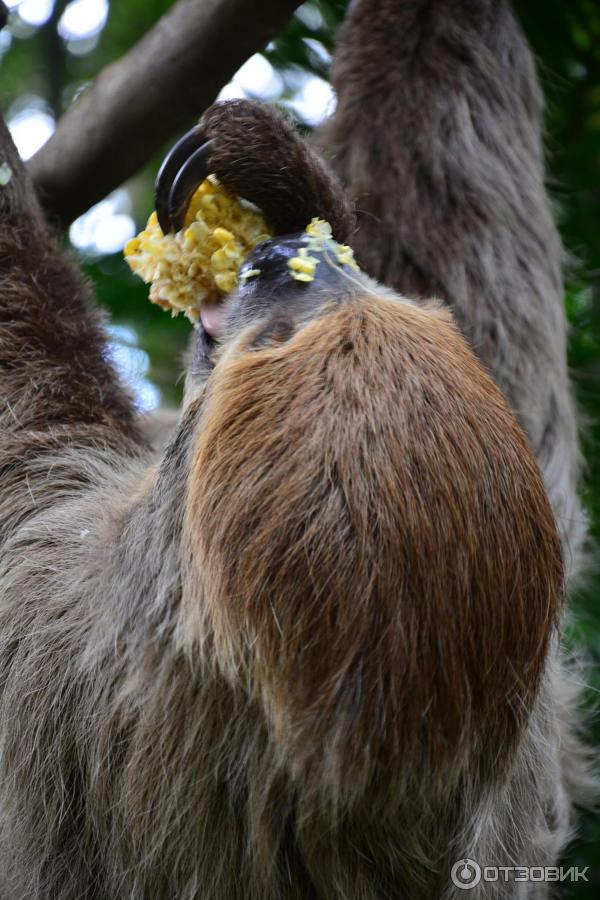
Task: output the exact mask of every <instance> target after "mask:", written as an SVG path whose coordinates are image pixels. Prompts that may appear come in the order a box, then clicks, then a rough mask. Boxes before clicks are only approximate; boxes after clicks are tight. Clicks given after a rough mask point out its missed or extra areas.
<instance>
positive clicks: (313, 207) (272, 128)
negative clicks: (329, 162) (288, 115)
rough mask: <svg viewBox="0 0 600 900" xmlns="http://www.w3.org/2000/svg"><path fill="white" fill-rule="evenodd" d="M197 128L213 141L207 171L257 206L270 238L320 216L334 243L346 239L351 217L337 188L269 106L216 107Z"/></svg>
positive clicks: (352, 224) (238, 104)
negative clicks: (328, 225)
mask: <svg viewBox="0 0 600 900" xmlns="http://www.w3.org/2000/svg"><path fill="white" fill-rule="evenodd" d="M200 127H201V128H202V130H203V132H204V133H205V134H206V137H207V138H212V137H217V138H218V139H217V140H216V142H215V146H214V147H213V149H212V150H211V154H210V169H211V171H214V173H215V174H216V175H217V176H218V177H219V178H220V179H221V181H222V182H223V184H225V185H226V186H227V187H228V188H229V189H230V190H231V191H232V193H234V194H239V195H241V196H243V197H245V198H246V199H247V200H251V201H252V202H253V203H256V205H257V206H259V207H260V208H261V210H262V211H263V213H264V214H265V216H266V218H267V220H268V222H269V224H270V225H271V226H272V228H273V229H274V233H275V234H286V233H288V232H291V231H303V230H304V228H305V227H306V225H307V224H308V223H309V222H310V220H311V218H312V217H313V216H320V217H321V218H324V219H327V220H328V222H329V224H330V225H331V229H332V231H333V235H334V237H336V238H337V240H338V241H342V242H343V241H347V240H349V238H350V236H351V234H352V232H353V231H354V227H355V219H354V214H353V211H352V207H351V205H350V203H349V202H348V200H347V198H346V195H345V194H344V191H343V188H342V186H341V184H340V183H339V181H338V180H337V178H336V177H335V175H334V174H333V173H332V172H331V171H329V170H328V169H327V167H326V166H325V165H324V164H323V163H322V162H321V160H320V159H319V158H318V157H317V156H316V155H315V154H314V153H313V152H311V149H310V147H309V145H308V144H307V143H306V142H305V141H302V140H301V139H300V137H299V135H298V133H297V131H296V130H295V128H294V127H293V125H292V124H291V123H290V122H288V121H287V120H286V119H285V118H284V117H283V116H282V115H281V113H280V112H278V111H277V110H276V109H275V108H274V107H271V106H267V105H266V104H259V103H253V104H251V105H250V106H249V105H248V103H245V102H243V101H241V102H237V101H232V102H230V103H217V104H215V105H214V106H211V107H210V109H208V110H207V111H206V112H205V114H204V115H203V117H202V119H201V120H200Z"/></svg>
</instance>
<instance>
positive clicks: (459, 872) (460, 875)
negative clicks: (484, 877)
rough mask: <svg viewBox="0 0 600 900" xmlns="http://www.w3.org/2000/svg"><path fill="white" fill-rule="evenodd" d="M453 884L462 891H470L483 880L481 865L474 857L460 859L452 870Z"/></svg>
mask: <svg viewBox="0 0 600 900" xmlns="http://www.w3.org/2000/svg"><path fill="white" fill-rule="evenodd" d="M450 877H451V879H452V884H453V885H454V886H455V887H457V888H460V889H461V891H469V890H471V888H474V887H475V885H476V884H479V882H480V881H481V866H479V865H478V864H477V863H476V862H475V860H474V859H459V860H458V862H455V863H454V865H453V866H452V869H451V871H450Z"/></svg>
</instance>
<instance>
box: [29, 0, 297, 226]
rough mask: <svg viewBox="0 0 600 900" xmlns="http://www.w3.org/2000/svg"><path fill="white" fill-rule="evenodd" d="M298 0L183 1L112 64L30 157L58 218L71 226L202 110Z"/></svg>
mask: <svg viewBox="0 0 600 900" xmlns="http://www.w3.org/2000/svg"><path fill="white" fill-rule="evenodd" d="M299 5H300V3H299V0H202V2H199V0H179V2H177V3H176V4H175V5H174V6H173V7H172V8H171V9H170V10H169V11H168V12H167V13H166V14H165V15H164V16H163V17H162V18H161V19H160V20H159V21H158V22H157V24H156V25H155V26H154V28H152V29H151V30H150V31H149V32H148V33H147V34H146V35H144V37H143V38H142V39H141V40H140V41H139V42H138V43H137V44H136V45H135V46H134V47H133V48H132V49H131V50H130V51H129V52H128V53H127V54H126V55H125V56H124V57H123V58H122V59H120V60H118V61H117V62H116V63H113V64H112V65H110V66H107V67H106V68H105V69H104V70H103V71H102V72H101V73H100V75H99V76H98V77H97V78H96V80H95V81H94V83H93V84H92V86H91V87H90V88H88V90H86V91H85V92H84V93H83V94H82V96H81V97H80V98H79V99H78V100H77V101H76V102H75V103H74V104H73V106H71V107H70V108H69V109H68V110H67V112H66V113H65V115H64V116H63V117H62V118H61V119H60V121H59V123H58V127H57V129H56V132H55V133H54V135H53V136H52V138H51V139H50V140H49V141H48V143H47V144H45V145H44V147H42V149H41V150H40V151H39V152H38V153H37V154H36V155H35V156H34V157H33V158H32V159H31V161H30V162H29V171H30V173H31V176H32V178H33V181H34V184H35V186H36V189H37V191H38V194H39V196H40V199H41V201H42V204H43V205H44V208H45V210H46V212H47V213H48V215H49V216H50V218H51V219H52V220H53V221H55V222H56V223H57V224H58V225H60V226H62V227H66V226H67V225H69V223H70V222H72V221H73V219H75V218H76V217H77V216H78V215H80V214H81V213H83V212H85V210H87V209H89V207H90V206H91V205H92V204H93V203H96V202H97V201H98V200H101V199H102V198H103V197H105V196H106V194H107V193H109V192H110V191H111V190H113V189H114V188H115V187H117V186H118V185H119V184H121V183H122V182H123V181H124V180H125V179H126V178H129V177H130V176H131V175H133V174H134V173H135V172H137V171H138V170H139V169H140V168H141V166H143V165H144V164H145V163H146V162H147V161H148V160H149V159H150V158H151V157H152V156H153V155H154V154H155V153H157V152H158V151H159V150H160V149H161V147H162V146H163V144H164V143H165V142H166V141H167V140H168V139H169V138H171V137H173V135H174V134H176V133H177V132H178V131H180V130H182V129H183V128H185V127H186V126H187V125H188V124H189V123H190V120H191V119H193V118H194V117H195V116H198V115H199V114H200V113H201V112H202V111H203V110H204V109H205V108H206V107H207V106H208V105H209V104H210V103H212V102H213V101H214V99H215V96H216V95H217V93H218V92H219V90H220V89H221V87H222V86H223V85H224V84H225V83H226V82H227V81H228V80H229V79H230V78H231V76H232V75H233V74H234V73H235V72H236V71H237V69H238V68H239V67H240V65H241V64H242V63H243V62H244V61H245V60H246V59H247V58H248V57H249V56H250V55H251V54H252V53H255V52H256V51H257V50H259V49H260V48H262V47H263V46H264V45H265V44H266V43H267V42H268V41H269V40H270V39H271V38H272V37H274V36H275V35H276V34H277V32H278V31H279V30H280V29H281V28H282V27H283V26H284V25H285V23H286V21H287V20H288V18H289V17H290V15H291V14H292V12H293V10H294V9H295V8H296V7H297V6H299Z"/></svg>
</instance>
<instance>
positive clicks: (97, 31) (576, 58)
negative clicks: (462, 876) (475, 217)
mask: <svg viewBox="0 0 600 900" xmlns="http://www.w3.org/2000/svg"><path fill="white" fill-rule="evenodd" d="M7 5H8V6H9V7H10V8H11V16H10V23H9V28H8V29H6V30H4V31H2V32H0V70H1V71H0V75H1V78H0V102H1V104H2V109H3V110H4V111H5V114H6V115H7V118H8V121H9V125H10V128H11V131H12V133H13V137H14V139H15V141H16V143H17V146H18V147H19V150H20V152H21V154H22V155H23V157H24V158H29V157H30V156H32V155H33V153H35V151H36V150H37V149H38V148H39V147H40V146H41V145H42V144H43V142H44V141H45V140H47V138H48V137H49V136H50V135H51V133H52V131H53V129H54V124H55V121H56V119H57V118H58V117H59V116H60V115H61V114H62V113H63V112H64V110H65V109H66V108H67V107H68V106H69V104H71V103H72V102H73V100H74V99H75V98H76V97H77V96H78V94H79V93H80V92H81V91H82V90H83V89H84V88H85V86H86V85H87V84H88V83H89V82H90V81H91V80H92V79H93V78H94V76H95V75H96V74H97V73H98V72H99V71H100V69H101V68H102V67H103V66H105V65H107V64H108V63H110V62H112V61H113V60H115V59H117V58H118V57H120V56H121V55H122V54H123V53H125V52H126V51H127V50H128V49H129V48H130V47H131V46H132V44H134V43H135V42H136V41H137V40H138V39H139V38H140V37H141V35H142V34H143V33H144V32H145V31H146V30H147V29H148V28H149V27H150V26H151V25H152V24H153V23H154V22H155V21H156V20H157V19H158V18H159V16H160V15H161V14H162V13H163V12H164V11H165V10H166V9H167V8H168V7H169V6H170V5H171V2H169V0H118V2H117V0H113V2H112V3H109V0H71V2H67V0H8V3H7ZM345 6H346V2H345V0H314V2H307V3H305V4H304V5H303V6H301V7H300V8H299V9H298V11H297V13H296V15H295V16H294V18H293V20H292V21H291V22H290V24H289V26H288V27H287V28H286V30H285V31H284V33H283V34H281V36H280V37H279V38H278V39H277V40H276V41H275V42H273V43H272V44H270V45H269V46H268V47H267V48H265V50H264V52H263V53H261V54H256V55H255V56H253V57H252V58H251V59H250V60H249V61H248V62H247V63H246V64H245V65H244V66H243V67H242V68H241V69H240V70H239V72H238V73H237V74H236V75H235V77H234V79H233V80H232V82H230V84H228V85H226V86H225V87H224V88H223V91H222V92H221V95H220V96H222V97H234V96H248V97H260V98H263V99H268V100H272V101H278V102H281V103H283V104H285V105H286V106H287V107H288V108H289V109H290V110H291V111H292V112H293V113H294V114H295V116H296V117H297V119H298V120H299V122H300V123H302V124H303V125H304V126H306V127H307V128H310V127H312V126H314V125H316V124H318V123H319V122H320V121H321V120H322V119H323V118H324V117H325V116H326V115H327V114H328V113H329V112H330V111H331V109H332V108H333V104H334V102H335V98H334V97H333V94H332V91H331V88H330V87H329V84H328V81H327V77H328V70H329V64H330V60H331V53H332V50H333V45H334V40H335V33H336V29H337V27H338V25H339V23H340V21H341V19H342V17H343V14H344V9H345ZM517 8H518V12H519V15H520V18H521V21H522V23H523V25H524V27H525V30H526V32H527V34H528V37H529V40H530V42H531V45H532V47H533V49H534V52H535V54H536V56H537V58H538V63H539V71H540V76H541V79H542V83H543V86H544V90H545V93H546V98H547V104H548V116H547V147H548V161H549V186H550V188H551V192H552V195H553V197H554V200H555V202H556V215H557V218H558V221H559V225H560V228H561V231H562V234H563V238H564V241H565V244H566V247H567V249H568V251H569V254H570V262H569V264H568V268H567V272H566V291H565V304H566V309H567V313H568V316H569V320H570V323H571V335H570V347H569V352H570V364H571V367H572V373H573V381H574V385H575V390H576V393H577V397H578V400H579V403H580V406H581V410H582V413H583V416H582V420H583V423H584V426H583V429H582V430H583V443H584V452H585V457H586V461H587V467H586V475H585V485H584V493H585V503H586V508H587V510H588V513H589V516H590V519H591V522H592V535H593V537H594V538H595V539H596V540H599V539H600V458H599V455H598V449H599V447H600V4H599V3H598V0H570V2H569V3H565V2H564V0H543V2H542V0H522V2H518V3H517ZM157 77H160V67H159V66H158V65H157ZM200 112H201V110H198V113H200ZM82 140H85V135H82ZM158 163H159V160H158V159H156V160H154V161H153V162H152V163H151V164H150V165H149V166H148V167H147V168H146V169H144V170H143V171H141V172H140V173H139V174H138V175H137V176H136V177H135V178H134V179H132V180H131V181H130V182H128V183H127V184H125V185H123V187H122V188H120V189H119V190H117V191H115V192H114V193H113V194H111V195H110V196H109V197H107V198H106V199H105V200H104V201H102V202H101V203H99V204H98V205H97V206H96V207H94V208H93V209H92V210H90V211H89V212H88V213H86V214H85V215H84V216H82V217H81V218H80V219H78V220H77V221H76V222H75V223H74V224H73V226H72V227H71V230H70V234H69V237H70V241H71V243H72V245H73V247H74V248H75V249H76V251H77V253H78V254H79V255H80V257H81V260H82V263H83V265H84V267H85V269H86V270H87V272H88V273H89V275H90V277H91V278H92V279H93V281H94V282H95V285H96V289H97V295H98V300H99V302H100V303H101V304H102V305H104V306H105V307H106V308H107V309H108V311H109V312H110V315H111V320H112V323H113V325H112V333H113V338H114V343H113V345H112V348H113V355H114V358H115V363H116V364H117V366H118V367H119V368H120V369H121V371H122V372H123V375H124V377H125V378H126V379H127V380H128V381H129V382H130V383H131V385H132V388H133V390H134V392H135V395H136V397H137V400H138V403H139V404H140V406H141V407H143V408H145V409H151V408H153V407H155V406H157V405H158V404H159V403H160V402H163V403H176V402H177V401H178V400H179V397H180V394H181V381H180V378H179V376H180V372H181V364H180V356H181V352H182V349H183V347H184V345H185V342H186V339H187V336H188V333H189V331H188V329H189V326H188V324H187V322H185V321H183V320H182V319H177V320H174V321H172V322H171V321H169V320H167V319H166V318H165V315H164V313H162V312H161V311H160V310H158V309H157V308H156V307H153V306H151V305H150V304H149V303H147V302H146V296H147V289H146V287H145V286H144V285H143V284H142V283H141V282H140V281H138V280H137V279H135V278H134V277H133V276H132V275H131V274H130V273H129V270H128V268H127V267H126V265H125V264H124V263H123V260H122V254H121V250H122V247H123V245H124V243H125V241H126V240H128V238H129V237H131V236H132V235H133V234H134V233H135V232H136V231H137V230H139V229H140V228H141V227H142V226H143V224H144V223H145V220H146V218H147V216H148V215H149V213H150V211H151V209H152V186H153V181H154V176H155V174H156V170H157V167H158ZM574 607H575V615H574V618H573V622H572V624H571V626H570V635H569V640H570V641H571V642H572V643H574V644H578V645H579V646H582V647H583V648H584V652H585V654H586V656H587V659H588V661H589V664H590V670H589V671H590V674H589V677H588V680H589V681H590V687H589V691H588V693H589V696H590V702H591V703H592V704H593V702H594V695H597V694H598V691H599V690H600V669H599V666H598V663H599V661H600V567H599V566H598V553H597V552H596V551H592V552H591V553H590V571H589V574H588V577H587V579H586V581H585V583H584V585H583V586H582V587H580V588H579V589H578V590H577V593H576V596H575V598H574ZM596 719H597V716H596ZM593 727H594V730H595V741H596V743H597V745H598V746H600V726H599V724H598V721H596V724H595V725H594V726H593ZM566 862H567V863H568V864H570V865H580V866H586V865H587V866H589V867H590V871H589V873H588V874H589V877H590V884H588V885H585V884H583V883H580V884H578V885H571V886H566V885H565V886H563V887H562V889H561V893H560V896H561V897H571V898H583V897H592V896H597V895H598V896H600V894H598V892H599V891H600V817H599V816H597V815H592V814H589V815H587V816H586V817H585V818H584V821H583V824H582V826H581V828H580V834H579V837H578V839H577V840H576V841H575V843H574V844H573V845H572V847H571V849H570V852H569V856H568V858H567V860H566Z"/></svg>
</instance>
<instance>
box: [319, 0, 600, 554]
mask: <svg viewBox="0 0 600 900" xmlns="http://www.w3.org/2000/svg"><path fill="white" fill-rule="evenodd" d="M332 83H333V86H334V87H335V89H336V92H337V98H338V105H337V109H336V112H335V115H334V116H333V118H332V119H331V121H330V122H329V123H327V125H326V126H325V128H324V130H323V133H322V134H321V136H320V144H321V146H322V147H323V148H324V149H325V150H326V152H327V155H328V156H329V157H330V158H331V161H332V164H333V166H334V168H335V170H336V172H337V173H338V175H339V176H340V178H341V180H342V182H343V183H344V185H345V186H346V187H347V189H348V191H349V193H350V196H351V197H352V199H353V200H354V201H355V203H356V211H357V218H358V231H357V232H356V233H355V235H354V237H353V241H352V243H353V246H354V248H355V250H356V253H357V257H358V260H359V262H360V264H361V265H362V266H363V268H364V269H365V271H367V272H369V274H370V275H372V276H373V277H374V278H376V279H377V280H378V281H381V282H383V284H387V285H389V287H392V288H394V289H395V290H397V291H399V292H400V293H403V294H406V295H407V296H410V297H424V298H428V297H432V296H434V297H438V298H439V299H440V300H443V301H444V302H445V303H447V304H448V305H450V306H451V307H452V310H453V312H454V315H455V318H456V322H457V324H458V326H459V328H460V329H461V331H462V332H463V334H464V335H465V336H466V337H467V339H468V341H469V343H470V344H471V346H472V347H473V349H474V350H475V352H476V353H477V355H478V356H479V358H480V359H481V360H482V361H483V363H484V365H485V366H486V368H487V369H488V371H489V372H490V373H491V375H492V377H493V378H494V380H495V381H496V383H497V384H498V386H499V387H500V389H501V390H502V392H503V393H504V395H505V397H506V398H507V399H508V401H509V403H510V405H511V407H512V408H513V410H514V411H515V412H516V414H517V418H518V419H519V422H520V424H521V426H522V427H523V429H524V431H525V433H526V434H527V436H528V438H529V441H530V442H531V445H532V447H533V448H534V451H535V453H536V456H537V459H538V462H539V463H540V466H541V469H542V472H543V474H544V478H545V481H546V486H547V488H548V491H549V494H550V499H551V501H552V505H553V508H554V512H555V516H556V519H557V522H558V526H559V530H560V532H561V536H562V539H563V547H564V553H565V559H566V564H567V568H568V570H569V572H577V569H578V565H579V562H580V556H581V549H582V543H583V539H584V536H585V522H584V516H583V513H582V510H581V505H580V502H579V499H578V496H577V477H578V472H579V448H578V443H577V434H576V425H575V410H574V403H573V399H572V396H571V392H570V388H569V383H568V377H567V365H566V323H565V313H564V306H563V296H564V291H563V285H562V279H561V263H562V258H563V250H562V247H561V244H560V239H559V236H558V233H557V230H556V226H555V225H554V222H553V220H552V216H551V213H550V208H549V203H548V198H547V195H546V191H545V190H544V174H545V172H544V159H543V147H542V139H541V135H542V112H543V99H542V96H541V92H540V89H539V86H538V83H537V79H536V74H535V67H534V62H533V58H532V54H531V51H530V50H529V47H528V46H527V42H526V40H525V37H524V35H523V32H522V30H521V28H520V27H519V24H518V22H517V21H516V20H515V17H514V14H513V11H512V9H511V7H510V4H509V3H507V2H505V0H476V2H473V0H453V2H451V3H449V2H448V0H356V2H354V3H353V4H352V5H351V8H350V10H349V13H348V17H347V19H346V22H345V23H344V25H343V27H342V29H341V32H340V35H339V40H338V48H337V52H336V56H335V61H334V65H333V70H332Z"/></svg>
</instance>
